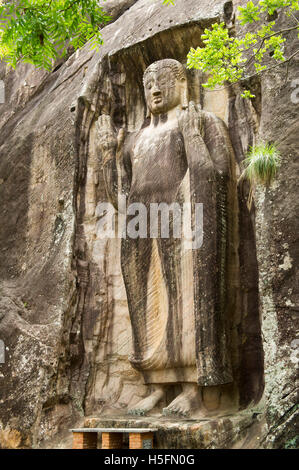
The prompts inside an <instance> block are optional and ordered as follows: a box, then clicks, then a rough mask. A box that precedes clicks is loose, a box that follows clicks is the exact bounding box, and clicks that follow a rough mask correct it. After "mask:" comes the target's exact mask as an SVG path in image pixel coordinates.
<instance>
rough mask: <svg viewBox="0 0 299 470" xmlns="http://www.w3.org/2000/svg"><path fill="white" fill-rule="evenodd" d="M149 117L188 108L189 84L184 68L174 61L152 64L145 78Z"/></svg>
mask: <svg viewBox="0 0 299 470" xmlns="http://www.w3.org/2000/svg"><path fill="white" fill-rule="evenodd" d="M143 84H144V91H145V99H146V103H147V116H148V117H149V116H150V114H154V115H156V114H164V113H167V112H168V111H170V110H171V109H174V108H176V107H177V106H179V105H180V106H181V108H182V109H185V108H187V107H188V84H187V75H186V70H185V68H184V66H183V65H182V64H181V63H180V62H178V61H177V60H174V59H163V60H159V61H158V62H154V63H153V64H151V65H150V66H149V67H148V68H147V69H146V71H145V72H144V76H143Z"/></svg>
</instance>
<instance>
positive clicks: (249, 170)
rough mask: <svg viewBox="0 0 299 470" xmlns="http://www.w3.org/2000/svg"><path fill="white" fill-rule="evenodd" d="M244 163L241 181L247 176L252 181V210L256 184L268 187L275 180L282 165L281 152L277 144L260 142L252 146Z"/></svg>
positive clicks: (250, 204) (250, 196) (250, 198)
mask: <svg viewBox="0 0 299 470" xmlns="http://www.w3.org/2000/svg"><path fill="white" fill-rule="evenodd" d="M243 165H244V171H243V173H242V174H241V176H240V181H241V180H243V179H245V178H246V179H247V180H248V181H249V183H250V192H249V196H248V201H247V206H248V209H249V210H251V206H252V202H253V195H254V192H255V187H256V185H257V184H262V185H263V186H266V187H268V186H270V185H271V183H272V182H273V181H274V179H275V177H276V175H277V171H278V169H279V167H280V165H281V156H280V152H279V150H278V149H277V147H276V145H275V144H269V143H266V144H265V143H259V144H257V145H255V146H254V147H251V148H250V150H249V152H248V154H247V157H246V158H245V160H244V161H243Z"/></svg>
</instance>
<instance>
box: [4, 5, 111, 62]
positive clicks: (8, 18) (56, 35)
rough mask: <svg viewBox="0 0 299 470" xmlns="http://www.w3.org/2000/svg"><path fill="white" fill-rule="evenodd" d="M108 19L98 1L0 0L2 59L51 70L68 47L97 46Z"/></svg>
mask: <svg viewBox="0 0 299 470" xmlns="http://www.w3.org/2000/svg"><path fill="white" fill-rule="evenodd" d="M108 19H109V17H108V16H107V15H106V14H105V13H104V12H103V10H102V8H101V7H99V5H98V2H97V0H19V1H18V2H14V1H7V2H4V1H2V0H0V59H4V60H5V61H6V62H7V63H8V64H9V65H11V66H12V67H15V66H16V65H17V63H18V62H20V61H22V62H28V63H32V64H34V65H35V66H38V67H43V68H45V69H48V70H50V69H51V67H52V64H53V62H54V61H55V59H57V58H58V57H63V56H65V55H66V53H67V47H69V46H72V47H73V48H74V49H75V50H76V49H78V48H80V47H82V46H83V45H84V44H85V43H86V42H87V41H91V47H98V45H99V44H101V42H102V39H101V33H100V26H101V25H103V24H104V23H105V22H107V21H108Z"/></svg>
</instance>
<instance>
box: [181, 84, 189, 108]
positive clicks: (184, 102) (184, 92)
mask: <svg viewBox="0 0 299 470" xmlns="http://www.w3.org/2000/svg"><path fill="white" fill-rule="evenodd" d="M188 103H189V96H188V83H187V80H185V79H184V80H182V85H181V106H182V109H187V108H188Z"/></svg>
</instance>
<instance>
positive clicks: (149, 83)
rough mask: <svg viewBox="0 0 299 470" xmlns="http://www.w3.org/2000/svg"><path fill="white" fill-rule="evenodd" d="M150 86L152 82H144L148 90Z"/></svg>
mask: <svg viewBox="0 0 299 470" xmlns="http://www.w3.org/2000/svg"><path fill="white" fill-rule="evenodd" d="M152 86H153V84H152V82H147V83H146V84H145V87H146V88H147V89H148V90H150V89H151V88H152Z"/></svg>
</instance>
